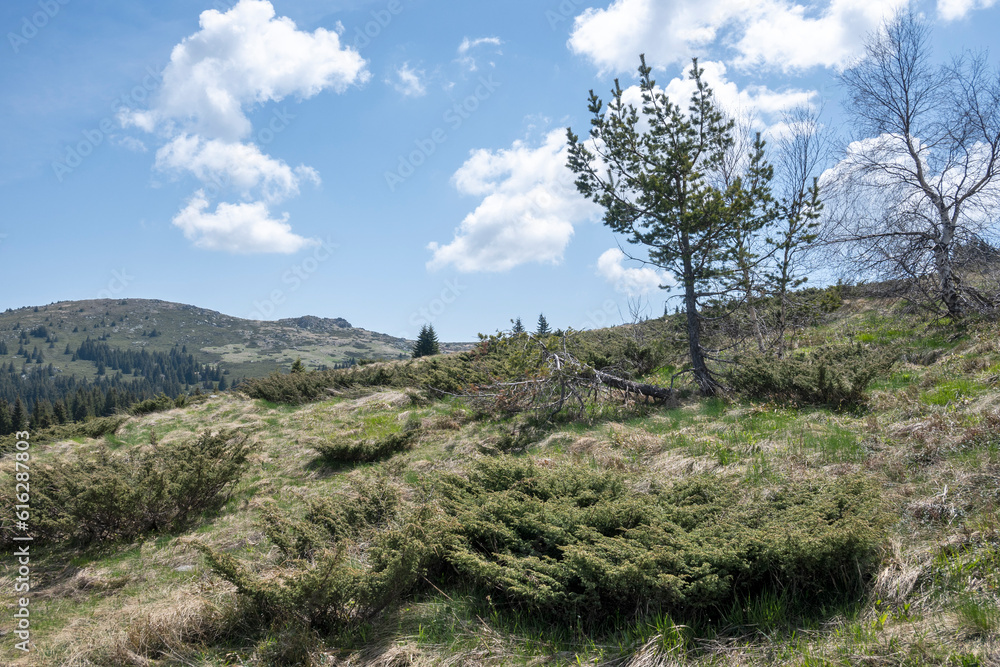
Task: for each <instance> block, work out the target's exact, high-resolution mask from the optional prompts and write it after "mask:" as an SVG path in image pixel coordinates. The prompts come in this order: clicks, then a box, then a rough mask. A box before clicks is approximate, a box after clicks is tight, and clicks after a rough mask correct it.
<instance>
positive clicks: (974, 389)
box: [921, 378, 979, 405]
mask: <svg viewBox="0 0 1000 667" xmlns="http://www.w3.org/2000/svg"><path fill="white" fill-rule="evenodd" d="M977 393H979V387H978V386H977V384H976V382H974V381H973V380H969V379H967V378H956V379H954V380H947V381H945V382H941V383H939V384H938V385H937V386H935V387H934V388H933V389H931V390H929V391H926V392H924V393H923V394H922V395H921V398H922V399H923V401H924V402H925V403H927V404H928V405H948V404H950V403H954V402H956V401H959V400H961V399H963V398H969V397H971V396H975V395H976V394H977Z"/></svg>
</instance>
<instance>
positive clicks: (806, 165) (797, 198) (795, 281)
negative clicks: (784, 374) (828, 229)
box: [767, 107, 829, 357]
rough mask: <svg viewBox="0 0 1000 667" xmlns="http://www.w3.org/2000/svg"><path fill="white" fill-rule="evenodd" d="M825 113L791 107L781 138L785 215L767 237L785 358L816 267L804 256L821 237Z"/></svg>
mask: <svg viewBox="0 0 1000 667" xmlns="http://www.w3.org/2000/svg"><path fill="white" fill-rule="evenodd" d="M819 118H820V111H819V110H814V109H811V108H809V107H797V108H794V109H791V110H789V111H788V112H786V113H785V116H784V126H785V131H784V133H783V134H782V135H781V138H780V139H779V141H778V157H777V160H776V162H777V165H778V177H777V179H776V180H777V188H776V189H777V191H778V195H779V197H780V201H781V215H780V216H779V218H778V220H777V222H776V223H775V227H774V229H773V230H769V233H768V237H767V243H768V245H769V246H771V253H772V262H771V264H770V270H769V272H768V273H767V278H768V282H769V284H770V285H771V288H772V290H773V293H774V296H776V297H777V299H778V321H777V322H776V324H775V330H776V331H775V341H776V347H777V353H778V356H779V357H780V356H782V354H783V352H784V343H785V332H786V330H787V328H788V306H789V302H790V298H791V294H792V292H793V290H795V289H796V288H798V287H801V286H802V285H803V284H804V283H805V282H806V280H807V276H806V275H805V274H806V273H808V271H809V268H810V267H809V266H808V265H807V263H806V262H804V261H803V256H804V255H805V254H806V253H807V252H808V251H809V249H810V246H811V244H812V243H813V242H814V241H815V240H816V239H817V236H818V234H817V231H818V227H819V222H818V221H817V218H819V215H820V211H821V210H822V208H823V205H822V204H821V203H820V192H819V178H818V177H819V173H820V169H821V168H822V166H823V164H824V163H825V162H826V159H827V157H828V154H829V139H828V135H827V134H826V133H825V132H824V131H823V128H822V125H821V124H820V120H819Z"/></svg>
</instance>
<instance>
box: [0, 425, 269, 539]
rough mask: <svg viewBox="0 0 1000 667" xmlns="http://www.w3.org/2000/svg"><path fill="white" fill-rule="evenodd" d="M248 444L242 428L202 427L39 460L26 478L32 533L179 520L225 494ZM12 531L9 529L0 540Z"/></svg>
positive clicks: (99, 532)
mask: <svg viewBox="0 0 1000 667" xmlns="http://www.w3.org/2000/svg"><path fill="white" fill-rule="evenodd" d="M251 451H252V448H251V445H250V444H248V442H247V438H246V436H245V435H239V434H235V433H232V432H220V433H217V434H213V433H210V432H206V433H203V434H202V435H201V436H200V437H198V438H197V439H191V440H188V441H185V442H182V443H178V444H174V445H170V446H164V445H151V446H149V447H145V448H141V449H138V450H132V451H127V452H126V451H120V452H115V451H111V450H110V449H108V446H107V445H106V444H105V443H100V444H99V445H97V446H96V447H93V448H91V449H88V450H86V451H83V452H80V453H78V454H76V455H73V456H71V457H69V458H66V459H63V460H57V461H55V462H54V463H42V464H38V465H37V466H36V467H35V468H34V470H33V471H32V478H31V486H32V488H31V504H32V508H31V511H32V517H31V526H32V529H33V535H34V538H35V540H36V542H37V541H70V542H73V543H76V544H88V543H92V542H103V541H110V540H128V539H132V538H134V537H137V536H139V535H141V534H143V533H147V532H152V531H169V530H177V529H179V528H182V527H184V526H186V525H187V524H189V523H190V522H191V521H192V520H193V519H194V518H195V517H196V516H197V515H199V514H200V513H201V512H203V511H205V510H209V509H215V508H217V507H219V506H221V505H222V504H223V503H224V502H225V500H226V498H227V492H228V491H230V490H231V489H232V487H233V486H234V485H235V484H236V483H237V482H238V481H239V479H240V477H241V476H242V473H243V470H244V468H245V464H246V460H247V457H248V456H249V455H250V453H251ZM9 486H10V487H13V484H11V485H9ZM8 500H9V499H8ZM10 537H11V535H10V533H9V529H8V530H7V531H5V534H4V535H3V541H4V542H5V543H8V544H9V543H10Z"/></svg>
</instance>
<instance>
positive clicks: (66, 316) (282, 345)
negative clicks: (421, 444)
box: [0, 299, 451, 378]
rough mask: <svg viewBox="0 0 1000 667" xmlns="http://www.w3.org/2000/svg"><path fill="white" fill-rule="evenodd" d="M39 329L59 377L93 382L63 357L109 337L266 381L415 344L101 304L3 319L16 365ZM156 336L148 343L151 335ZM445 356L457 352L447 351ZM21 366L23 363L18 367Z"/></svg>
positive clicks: (316, 327)
mask: <svg viewBox="0 0 1000 667" xmlns="http://www.w3.org/2000/svg"><path fill="white" fill-rule="evenodd" d="M39 326H45V327H46V328H47V329H48V330H50V331H51V332H52V333H53V334H54V335H55V337H56V338H57V339H58V342H56V343H55V344H54V346H53V347H52V348H51V349H50V348H48V346H47V344H46V343H45V340H44V336H43V337H42V338H40V339H39V338H32V340H31V344H30V345H26V348H27V349H28V351H31V349H32V346H37V347H39V349H40V350H41V351H42V353H43V355H44V356H45V362H46V363H50V362H51V363H53V364H54V366H55V367H56V368H57V372H60V373H64V374H73V373H75V374H77V376H79V377H81V378H92V377H94V375H95V374H96V370H97V369H96V367H95V366H94V364H92V363H90V362H87V361H76V362H74V361H70V360H69V358H68V357H66V356H65V355H63V352H64V350H65V348H66V345H67V344H68V345H69V346H70V348H71V349H72V350H75V349H77V348H78V347H79V345H80V343H82V342H83V341H84V340H86V339H87V338H88V337H89V338H92V339H98V338H102V337H103V338H104V341H105V342H106V343H107V344H108V345H109V346H111V347H113V348H123V349H145V350H149V351H151V352H153V351H160V352H169V351H170V350H171V349H173V348H174V347H185V348H186V349H187V351H188V353H190V354H192V355H194V357H195V360H196V361H197V362H198V363H201V364H221V365H222V367H223V368H224V369H225V370H227V371H228V372H229V375H230V376H231V377H232V378H239V377H263V376H265V375H267V374H268V373H271V372H273V371H275V370H278V369H281V368H284V369H287V367H288V366H289V365H290V364H291V363H292V362H293V361H294V360H295V359H296V358H297V357H301V358H302V361H303V362H304V363H305V364H306V366H307V367H311V368H316V367H320V366H333V365H335V364H342V363H344V362H347V361H348V360H349V359H351V358H354V359H362V358H388V359H395V358H400V356H401V355H402V356H403V357H406V356H409V353H410V350H411V348H412V345H413V342H412V341H408V340H405V339H402V338H395V337H393V336H388V335H386V334H380V333H376V332H372V331H368V330H366V329H360V328H356V327H353V326H351V323H350V322H348V321H346V320H344V319H341V318H336V319H327V318H319V317H312V316H306V317H299V318H292V319H284V320H277V321H273V322H272V321H252V320H244V319H240V318H238V317H231V316H229V315H223V314H222V313H218V312H215V311H211V310H205V309H203V308H197V307H195V306H189V305H184V304H178V303H170V302H167V301H159V300H155V299H121V300H110V299H98V300H91V301H61V302H58V303H53V304H49V305H47V306H38V307H26V308H19V309H17V310H8V311H6V312H3V313H0V341H4V342H6V343H7V346H8V350H9V354H8V355H0V362H2V363H7V362H9V361H11V360H13V355H14V352H15V351H16V350H17V348H18V338H19V334H20V331H21V330H24V331H30V330H32V329H35V328H36V327H39ZM154 331H155V333H156V335H154V336H152V337H150V335H149V334H150V333H152V332H154ZM444 347H445V349H446V350H448V349H451V348H449V346H448V345H445V346H444ZM16 365H20V363H19V362H18V363H17V364H16Z"/></svg>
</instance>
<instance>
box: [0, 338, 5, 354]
mask: <svg viewBox="0 0 1000 667" xmlns="http://www.w3.org/2000/svg"><path fill="white" fill-rule="evenodd" d="M0 354H7V341H5V340H0Z"/></svg>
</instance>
